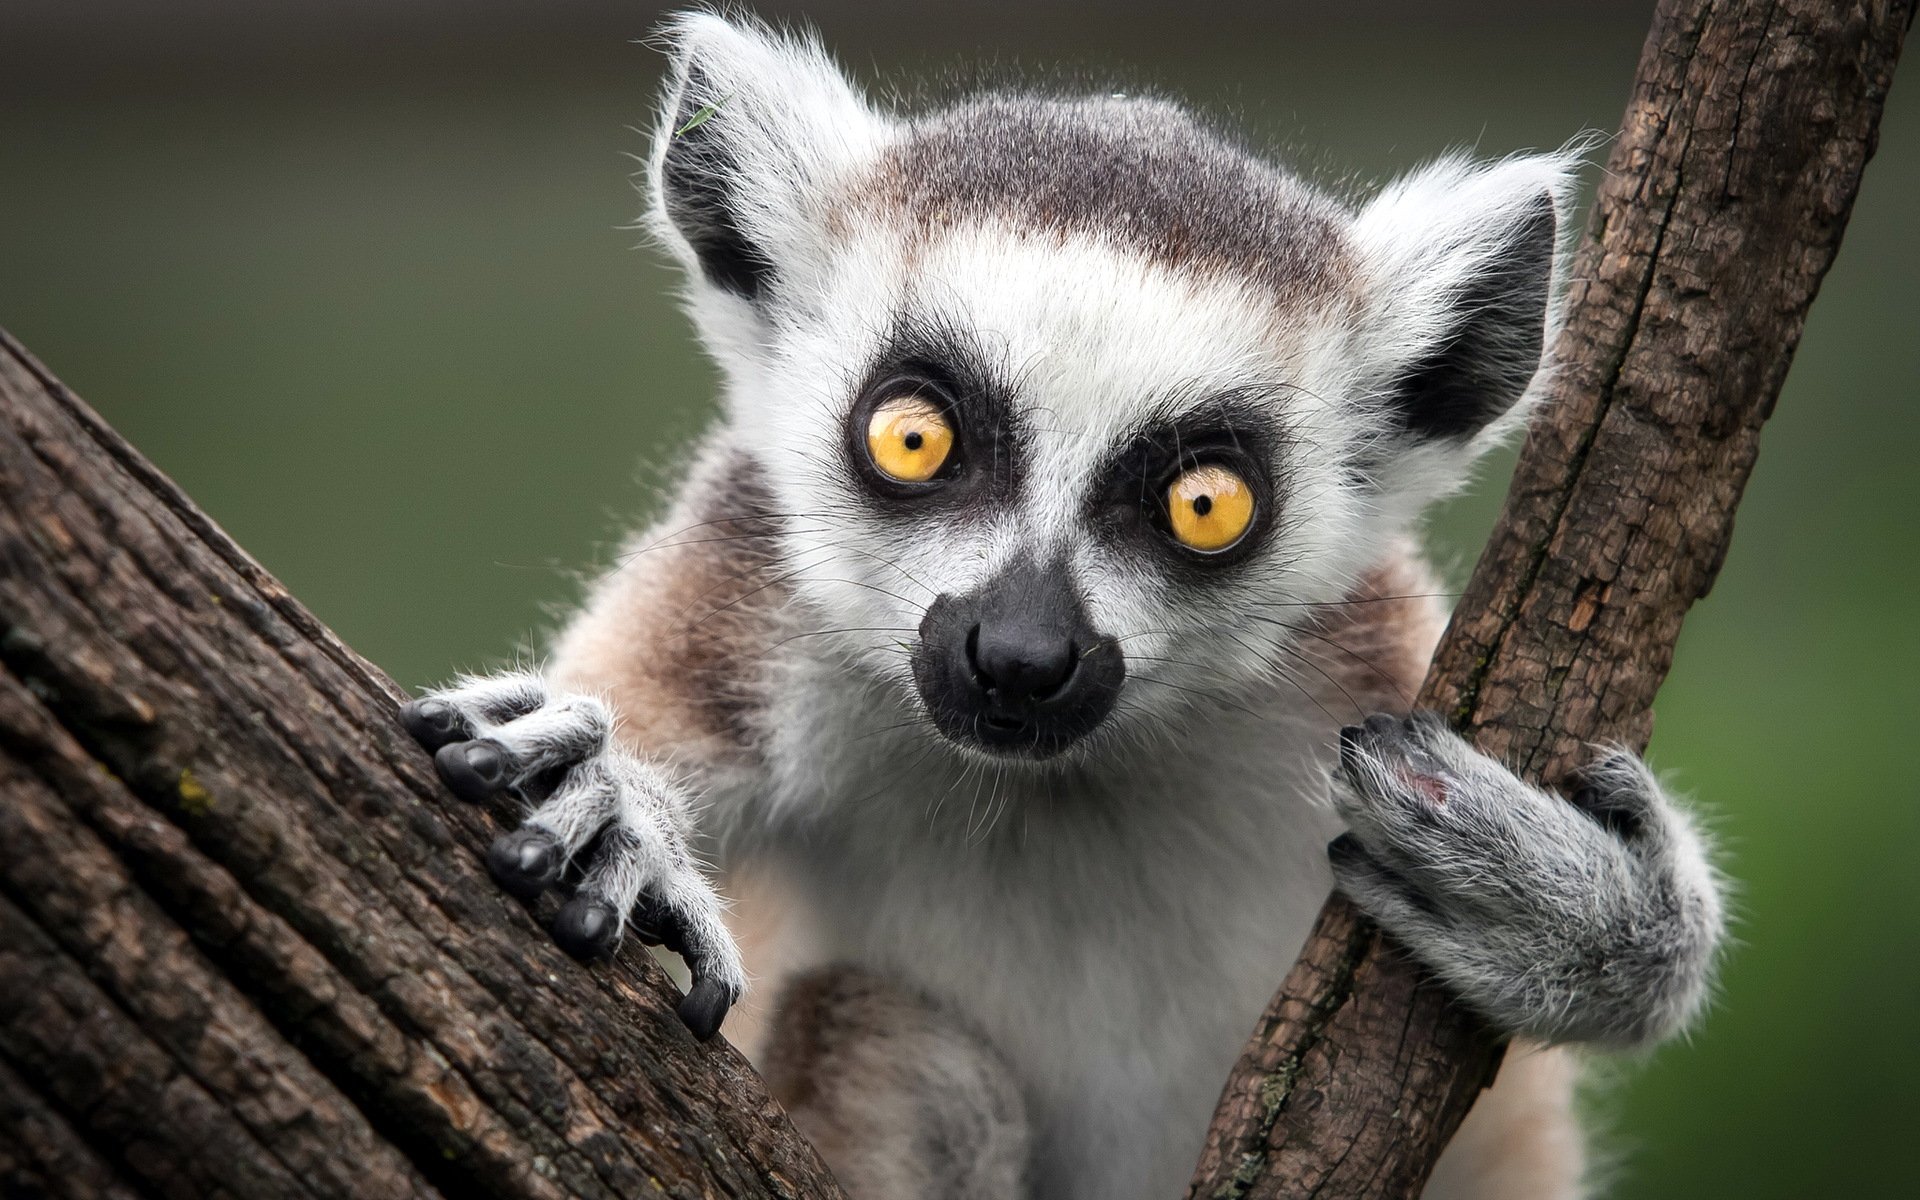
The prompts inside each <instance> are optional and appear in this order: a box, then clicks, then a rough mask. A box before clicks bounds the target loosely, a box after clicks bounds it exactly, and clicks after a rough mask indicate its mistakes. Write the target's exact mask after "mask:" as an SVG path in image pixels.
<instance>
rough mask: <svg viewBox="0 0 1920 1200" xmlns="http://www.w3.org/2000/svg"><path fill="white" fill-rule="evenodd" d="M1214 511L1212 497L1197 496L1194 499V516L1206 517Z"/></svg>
mask: <svg viewBox="0 0 1920 1200" xmlns="http://www.w3.org/2000/svg"><path fill="white" fill-rule="evenodd" d="M1212 511H1213V497H1212V496H1195V497H1194V498H1193V515H1194V516H1196V517H1204V516H1206V515H1207V514H1208V513H1210V512H1212Z"/></svg>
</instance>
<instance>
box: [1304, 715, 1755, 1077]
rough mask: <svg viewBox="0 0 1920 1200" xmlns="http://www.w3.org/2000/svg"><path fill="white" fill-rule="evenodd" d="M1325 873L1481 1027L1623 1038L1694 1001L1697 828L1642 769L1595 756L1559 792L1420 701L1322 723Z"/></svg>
mask: <svg viewBox="0 0 1920 1200" xmlns="http://www.w3.org/2000/svg"><path fill="white" fill-rule="evenodd" d="M1333 797H1334V804H1335V806H1336V807H1337V808H1338V809H1339V812H1340V814H1341V816H1342V817H1344V818H1345V820H1346V822H1347V825H1348V828H1349V830H1350V832H1349V833H1347V834H1345V835H1343V836H1342V837H1340V838H1339V839H1337V840H1336V841H1335V842H1334V843H1333V845H1332V846H1331V847H1329V850H1328V854H1329V857H1330V858H1331V860H1332V864H1333V871H1334V879H1335V881H1336V883H1337V884H1338V886H1339V887H1340V888H1341V890H1343V891H1344V892H1346V894H1347V895H1348V896H1350V897H1351V898H1352V899H1353V900H1354V902H1355V903H1357V904H1358V905H1359V906H1360V907H1361V908H1362V909H1363V910H1365V911H1366V912H1367V913H1368V914H1369V915H1370V916H1372V917H1373V918H1374V919H1375V920H1377V921H1378V922H1380V924H1381V925H1382V926H1383V927H1384V928H1386V929H1387V931H1388V932H1390V933H1392V934H1393V935H1394V936H1395V937H1396V938H1398V939H1399V940H1400V941H1401V942H1402V943H1404V944H1405V945H1406V946H1407V948H1408V949H1409V950H1410V951H1411V952H1412V953H1413V954H1414V955H1415V956H1416V957H1418V958H1420V959H1421V960H1422V961H1423V962H1424V963H1426V965H1427V966H1428V967H1430V968H1431V969H1432V970H1433V971H1435V972H1436V973H1437V974H1438V975H1439V976H1440V977H1441V978H1442V979H1444V980H1445V981H1446V982H1447V983H1448V984H1450V985H1451V986H1452V987H1453V988H1454V989H1455V990H1456V991H1457V992H1458V993H1459V994H1460V995H1461V996H1462V998H1464V999H1465V1000H1466V1001H1467V1002H1468V1003H1469V1004H1471V1005H1473V1006H1474V1007H1475V1008H1477V1009H1478V1010H1480V1012H1481V1013H1483V1014H1484V1015H1485V1016H1486V1017H1488V1018H1489V1019H1490V1020H1492V1021H1493V1022H1494V1023H1495V1024H1496V1025H1498V1026H1500V1027H1501V1028H1503V1029H1504V1030H1506V1031H1508V1032H1511V1033H1523V1034H1527V1035H1530V1036H1533V1037H1538V1038H1543V1039H1547V1040H1553V1041H1590V1042H1601V1043H1607V1044H1613V1045H1636V1044H1646V1043H1650V1042H1653V1041H1657V1040H1659V1039H1660V1038H1662V1037H1664V1036H1666V1035H1667V1034H1669V1033H1671V1032H1673V1031H1674V1030H1675V1029H1677V1028H1679V1027H1680V1026H1681V1025H1683V1024H1684V1023H1685V1022H1686V1020H1687V1019H1688V1018H1689V1017H1690V1016H1691V1015H1692V1014H1693V1012H1694V1011H1695V1010H1696V1009H1697V1008H1698V1007H1699V1005H1700V1003H1701V1001H1702V1000H1703V998H1704V996H1705V993H1706V990H1707V983H1708V979H1709V976H1710V974H1711V969H1712V965H1713V958H1714V953H1715V950H1716V947H1717V946H1718V944H1719V940H1720V934H1721V912H1720V897H1719V891H1718V885H1717V882H1716V878H1715V875H1714V873H1713V870H1712V868H1711V867H1710V866H1709V865H1708V861H1707V858H1706V854H1705V852H1704V850H1703V848H1702V845H1701V841H1700V837H1699V835H1698V834H1697V833H1696V832H1695V831H1694V829H1693V827H1692V826H1691V825H1690V824H1689V822H1688V821H1687V819H1686V817H1685V815H1684V814H1683V813H1682V812H1680V810H1679V809H1677V808H1676V807H1675V806H1674V805H1673V804H1672V803H1671V802H1670V801H1669V800H1668V799H1667V797H1666V795H1665V793H1664V792H1663V791H1662V790H1661V788H1660V785H1659V783H1658V781H1657V780H1655V779H1654V777H1653V775H1652V773H1651V772H1650V771H1649V770H1648V769H1647V767H1646V765H1645V764H1644V763H1642V762H1641V761H1640V759H1639V758H1638V757H1637V756H1636V755H1633V754H1630V753H1627V752H1624V751H1608V752H1606V753H1603V754H1602V755H1601V756H1600V757H1599V758H1598V759H1597V760H1596V761H1595V762H1594V763H1593V764H1592V765H1591V766H1589V767H1588V768H1587V770H1586V771H1585V773H1584V779H1583V781H1582V786H1581V787H1580V788H1579V789H1578V791H1577V792H1576V793H1575V795H1574V797H1573V802H1572V803H1569V802H1568V801H1566V800H1563V799H1561V798H1559V797H1558V796H1554V795H1551V794H1549V793H1547V792H1544V791H1542V790H1540V789H1538V788H1535V787H1532V786H1530V785H1528V784H1526V783H1523V782H1521V780H1520V779H1518V778H1517V777H1515V776H1514V775H1513V774H1512V773H1511V772H1509V771H1508V770H1507V769H1506V768H1505V767H1503V766H1502V765H1500V764H1499V763H1498V762H1496V761H1494V760H1493V759H1491V758H1488V757H1487V756H1485V755H1483V754H1481V753H1479V752H1478V751H1476V750H1475V749H1473V747H1472V746H1470V745H1468V744H1467V743H1466V742H1465V741H1463V740H1462V739H1461V738H1460V737H1459V736H1457V735H1456V734H1454V733H1453V731H1452V730H1450V729H1449V728H1447V726H1446V724H1445V722H1444V721H1442V720H1441V719H1440V718H1439V717H1437V716H1435V715H1433V714H1431V713H1416V714H1415V715H1414V716H1412V717H1409V718H1406V719H1404V720H1403V719H1401V718H1397V717H1388V716H1374V717H1369V718H1368V719H1367V721H1366V723H1365V724H1363V725H1358V726H1352V727H1349V728H1347V729H1344V730H1342V731H1341V734H1340V763H1339V767H1338V768H1337V769H1336V770H1335V772H1334V787H1333Z"/></svg>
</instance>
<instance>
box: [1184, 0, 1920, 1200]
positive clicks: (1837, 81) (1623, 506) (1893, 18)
mask: <svg viewBox="0 0 1920 1200" xmlns="http://www.w3.org/2000/svg"><path fill="white" fill-rule="evenodd" d="M1913 15H1914V4H1913V2H1912V0H1901V2H1896V3H1847V2H1840V0H1766V2H1762V0H1663V3H1661V5H1660V7H1659V11H1658V13H1657V15H1656V17H1655V20H1654V24H1653V29H1652V32H1651V33H1650V34H1649V36H1648V39H1647V43H1646V47H1645V49H1644V51H1643V52H1642V56H1641V60H1640V68H1639V75H1638V78H1637V80H1636V83H1635V86H1634V91H1633V97H1632V100H1631V102H1630V103H1629V105H1628V107H1627V112H1626V117H1625V119H1624V121H1623V123H1622V126H1621V133H1620V138H1619V141H1618V142H1616V143H1615V145H1614V147H1613V152H1612V155H1611V157H1610V159H1609V161H1608V164H1607V171H1606V174H1605V176H1604V178H1603V180H1602V182H1601V185H1600V189H1599V198H1598V204H1597V207H1596V209H1595V212H1594V215H1593V220H1592V225H1591V227H1590V230H1589V233H1588V237H1587V239H1586V241H1585V243H1584V244H1583V245H1582V247H1581V249H1580V251H1579V252H1578V255H1577V257H1576V259H1575V262H1574V266H1573V273H1572V274H1573V279H1574V285H1573V290H1572V295H1571V298H1570V306H1569V310H1568V318H1567V324H1566V327H1565V330H1564V332H1563V334H1562V336H1561V337H1560V339H1559V342H1558V347H1557V351H1556V353H1557V357H1558V360H1559V362H1560V363H1562V364H1563V367H1562V369H1561V371H1560V373H1559V375H1558V376H1557V378H1556V379H1555V381H1554V383H1553V386H1552V388H1551V389H1550V398H1549V401H1548V408H1547V410H1546V411H1545V412H1544V413H1543V414H1542V416H1541V417H1540V419H1539V420H1538V421H1537V422H1536V423H1535V425H1534V426H1533V428H1532V431H1531V433H1530V435H1529V436H1528V438H1527V442H1526V445H1525V448H1524V449H1523V451H1522V453H1521V456H1520V463H1519V467H1518V469H1517V471H1516V474H1515V477H1514V481H1513V486H1512V490H1511V491H1510V492H1509V494H1508V497H1507V502H1506V507H1505V510H1504V511H1503V512H1502V514H1501V516H1500V519H1499V522H1498V525H1497V526H1496V528H1495V530H1494V534H1493V538H1492V540H1491V542H1490V543H1489V545H1488V547H1487V549H1486V551H1485V553H1484V554H1483V555H1482V556H1481V559H1480V562H1479V565H1478V567H1477V568H1476V570H1475V571H1474V574H1473V577H1472V581H1471V582H1470V583H1469V584H1468V586H1467V590H1466V592H1465V594H1464V595H1463V596H1462V597H1461V600H1460V605H1459V608H1458V610H1457V611H1456V613H1455V615H1454V620H1453V624H1452V626H1451V627H1450V628H1449V629H1448V631H1447V635H1446V637H1445V640H1444V641H1443V642H1442V644H1441V646H1440V649H1439V651H1438V653H1437V654H1436V656H1435V660H1434V664H1433V669H1432V671H1431V672H1430V674H1429V675H1428V677H1427V681H1426V685H1425V687H1424V688H1423V689H1422V692H1421V695H1420V698H1419V701H1418V702H1419V703H1420V704H1421V706H1423V707H1427V708H1432V709H1435V710H1438V711H1440V712H1443V713H1445V714H1447V715H1448V717H1449V718H1450V719H1451V721H1452V722H1453V724H1454V726H1455V727H1456V728H1458V729H1460V730H1461V731H1462V732H1463V733H1466V734H1468V735H1469V736H1470V737H1472V739H1473V740H1474V741H1475V742H1476V744H1478V745H1479V746H1480V747H1481V748H1482V749H1484V750H1486V751H1488V752H1490V753H1492V754H1494V755H1496V756H1499V757H1501V758H1503V759H1504V760H1506V761H1507V762H1508V763H1509V764H1511V765H1513V766H1514V767H1515V768H1516V769H1517V770H1519V771H1520V773H1522V774H1523V775H1525V776H1527V777H1529V778H1531V779H1534V780H1536V781H1539V782H1542V783H1544V784H1547V785H1548V786H1553V787H1561V786H1563V785H1565V784H1566V783H1567V781H1568V780H1569V777H1570V775H1571V773H1572V772H1573V771H1574V770H1575V769H1576V768H1577V767H1578V766H1579V765H1580V764H1581V763H1582V762H1583V761H1584V759H1585V757H1586V755H1587V753H1588V751H1587V749H1586V748H1587V746H1588V745H1589V744H1590V743H1593V742H1596V741H1613V742H1620V743H1625V744H1628V745H1633V746H1636V747H1644V746H1645V745H1646V742H1647V740H1648V738H1649V736H1650V735H1651V733H1652V704H1653V698H1654V693H1655V691H1656V690H1657V689H1658V688H1659V686H1660V683H1661V681H1662V680H1663V679H1664V678H1665V677H1666V673H1667V669H1668V667H1669V665H1670V664H1671V662H1672V659H1673V646H1674V641H1675V639H1676V638H1677V637H1678V635H1679V632H1680V623H1681V620H1682V618H1683V617H1684V616H1685V615H1686V612H1687V610H1688V608H1689V607H1690V606H1691V605H1692V604H1693V602H1694V601H1695V600H1697V599H1699V598H1700V597H1702V596H1704V595H1706V593H1707V589H1708V588H1709V587H1710V586H1712V583H1713V579H1714V575H1715V573H1716V572H1717V571H1718V569H1719V567H1720V564H1721V562H1722V561H1723V559H1724V557H1725V555H1726V549H1727V544H1728V540H1729V538H1730V537H1731V535H1732V531H1733V515H1734V508H1735V505H1736V504H1737V503H1738V502H1739V499H1740V494H1741V491H1742V489H1743V488H1744V487H1745V484H1746V481H1747V476H1748V473H1749V472H1750V471H1751V470H1752V468H1753V463H1754V459H1755V456H1756V454H1757V453H1758V449H1759V434H1760V427H1761V423H1762V422H1764V421H1765V420H1766V418H1767V416H1768V415H1769V414H1770V413H1771V411H1772V409H1773V405H1774V401H1775V399H1776V398H1777V397H1778V395H1779V392H1780V385H1781V382H1782V381H1783V380H1784V378H1785V376H1786V372H1787V366H1788V364H1789V362H1790V361H1791V360H1792V357H1793V351H1794V348H1795V346H1796V345H1797V343H1798V342H1799V339H1800V332H1801V329H1802V327H1803V325H1804V323H1805V320H1806V314H1807V310H1808V308H1809V306H1810V305H1811V304H1812V302H1813V298H1814V294H1815V292H1816V291H1817V290H1818V288H1819V286H1820V280H1821V278H1822V277H1823V276H1824V275H1825V274H1826V271H1827V268H1828V266H1829V265H1831V264H1832V262H1833V258H1834V255H1835V253H1836V252H1837V251H1838V249H1839V245H1840V237H1841V233H1842V231H1843V230H1844V229H1845V227H1846V222H1847V215H1848V213H1849V211H1850V210H1851V208H1852V206H1853V200H1854V196H1855V194H1856V192H1857V190H1858V188H1859V185H1860V178H1861V173H1862V170H1863V168H1864V167H1865V165H1866V162H1867V160H1868V158H1869V157H1870V156H1871V155H1872V153H1873V149H1874V143H1875V138H1876V133H1877V129H1878V126H1879V120H1880V113H1881V109H1882V107H1883V104H1884V102H1885V98H1886V93H1887V88H1888V85H1889V83H1890V82H1891V78H1892V74H1893V69H1894V64H1895V62H1896V60H1897V58H1898V56H1899V52H1900V47H1901V42H1902V41H1903V39H1904V36H1905V34H1906V31H1907V29H1908V27H1909V26H1910V25H1911V23H1912V20H1913ZM1499 1058H1500V1046H1499V1043H1498V1041H1497V1039H1496V1038H1494V1037H1493V1036H1492V1035H1491V1034H1490V1033H1489V1032H1488V1031H1487V1030H1486V1029H1485V1028H1484V1027H1483V1026H1482V1025H1481V1024H1480V1023H1479V1022H1478V1021H1476V1020H1475V1019H1474V1018H1473V1016H1472V1015H1471V1014H1469V1013H1467V1012H1465V1011H1463V1010H1462V1009H1461V1008H1460V1007H1459V1006H1457V1005H1455V1004H1454V1003H1452V1002H1451V1001H1450V999H1449V997H1448V996H1447V994H1446V993H1445V992H1444V991H1443V990H1442V989H1441V988H1440V987H1439V986H1438V985H1437V984H1435V983H1433V982H1432V981H1430V980H1429V979H1427V978H1425V977H1424V976H1423V975H1422V973H1421V972H1420V971H1419V970H1418V969H1417V968H1416V967H1415V966H1414V965H1413V964H1412V963H1411V962H1410V961H1409V960H1408V959H1407V958H1406V956H1405V955H1404V954H1401V953H1399V952H1397V951H1396V949H1395V948H1394V946H1393V945H1392V944H1391V943H1390V942H1389V941H1387V940H1386V939H1385V938H1384V937H1383V936H1382V935H1381V934H1380V933H1379V932H1378V930H1377V929H1375V928H1374V927H1373V926H1372V925H1371V923H1369V922H1368V921H1366V920H1365V919H1364V918H1363V917H1361V916H1360V915H1359V914H1358V913H1357V912H1356V911H1355V910H1354V909H1353V907H1352V906H1351V905H1350V904H1348V903H1346V902H1345V901H1344V900H1341V899H1339V898H1337V897H1336V898H1335V899H1334V900H1332V901H1331V902H1329V903H1328V905H1327V907H1326V909H1325V910H1324V911H1323V912H1322V913H1321V916H1320V920H1319V923H1318V925H1317V927H1316V928H1315V931H1314V933H1313V935H1312V938H1311V939H1310V941H1309V943H1308V945H1307V947H1306V950H1305V953H1304V954H1303V956H1302V958H1301V960H1300V962H1299V963H1298V964H1297V965H1296V967H1295V968H1294V970H1293V973H1292V974H1291V975H1289V976H1288V978H1287V980H1286V982H1285V984H1283V985H1282V987H1281V989H1280V991H1279V992H1278V993H1277V994H1276V995H1275V997H1274V999H1273V1002H1272V1003H1271V1004H1270V1005H1269V1007H1268V1009H1267V1011H1266V1013H1265V1014H1263V1015H1262V1017H1261V1020H1260V1023H1259V1025H1258V1027H1257V1029H1256V1030H1255V1032H1254V1036H1253V1038H1252V1039H1251V1041H1250V1042H1249V1043H1248V1045H1247V1048H1246V1050H1245V1051H1244V1052H1243V1054H1242V1056H1241V1059H1240V1061H1239V1063H1238V1064H1237V1065H1236V1066H1235V1068H1234V1071H1233V1074H1232V1077H1231V1079H1230V1080H1229V1082H1228V1084H1227V1087H1226V1090H1225V1092H1224V1093H1223V1095H1222V1097H1221V1102H1220V1108H1219V1110H1218V1112H1217V1113H1216V1115H1215V1118H1214V1123H1213V1128H1212V1129H1211V1130H1210V1132H1209V1135H1208V1140H1207V1147H1206V1151H1205V1153H1204V1154H1203V1156H1202V1159H1201V1162H1200V1164H1199V1167H1198V1169H1197V1171H1196V1173H1195V1176H1194V1179H1193V1183H1192V1185H1191V1187H1190V1188H1189V1192H1188V1195H1189V1197H1190V1200H1212V1198H1215V1197H1282V1196H1284V1197H1299V1196H1313V1197H1317V1198H1321V1200H1333V1198H1336V1197H1338V1198H1345V1197H1351V1198H1354V1200H1359V1198H1361V1197H1365V1198H1367V1200H1378V1198H1382V1197H1403V1196H1413V1195H1417V1194H1418V1192H1419V1190H1420V1188H1421V1185H1422V1184H1423V1183H1424V1181H1425V1180H1426V1178H1427V1175H1428V1173H1429V1172H1430V1170H1431V1169H1432V1166H1433V1163H1434V1160H1435V1159H1436V1158H1437V1157H1438V1155H1439V1153H1440V1151H1441V1149H1442V1148H1443V1147H1444V1146H1445V1145H1446V1142H1447V1139H1448V1138H1449V1137H1450V1136H1451V1135H1452V1133H1453V1131H1454V1130H1455V1129H1456V1128H1457V1127H1458V1125H1459V1123H1460V1121H1461V1119H1462V1118H1463V1117H1464V1116H1465V1115H1466V1113H1467V1110H1468V1108H1469V1107H1470V1106H1471V1105H1472V1103H1473V1101H1474V1098H1475V1097H1476V1096H1477V1095H1478V1093H1479V1091H1480V1089H1481V1088H1482V1087H1484V1086H1485V1085H1487V1084H1488V1083H1490V1082H1491V1081H1492V1079H1493V1077H1494V1073H1495V1072H1496V1071H1497V1070H1498V1067H1499Z"/></svg>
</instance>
